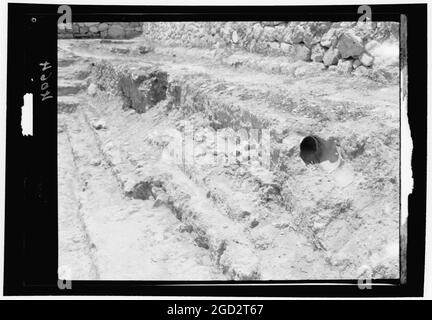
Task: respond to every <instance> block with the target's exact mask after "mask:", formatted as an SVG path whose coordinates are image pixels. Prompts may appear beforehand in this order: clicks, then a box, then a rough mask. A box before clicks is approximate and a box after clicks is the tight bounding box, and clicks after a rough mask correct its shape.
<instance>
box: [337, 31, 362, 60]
mask: <svg viewBox="0 0 432 320" xmlns="http://www.w3.org/2000/svg"><path fill="white" fill-rule="evenodd" d="M337 49H338V50H339V52H340V54H341V56H342V58H349V57H358V56H360V55H361V54H362V53H363V52H364V47H363V44H362V40H361V39H360V37H358V36H356V35H355V34H354V33H353V32H351V31H346V32H344V33H343V34H342V35H341V36H340V37H339V41H338V44H337Z"/></svg>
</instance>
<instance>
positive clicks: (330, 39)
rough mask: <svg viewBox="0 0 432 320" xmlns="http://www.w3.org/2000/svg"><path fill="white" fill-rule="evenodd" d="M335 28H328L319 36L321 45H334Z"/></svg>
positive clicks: (328, 46)
mask: <svg viewBox="0 0 432 320" xmlns="http://www.w3.org/2000/svg"><path fill="white" fill-rule="evenodd" d="M337 34H338V30H337V29H330V30H328V31H327V32H326V33H324V35H323V36H322V37H321V42H320V43H321V45H322V46H323V47H326V48H330V47H334V46H335V45H336V42H337Z"/></svg>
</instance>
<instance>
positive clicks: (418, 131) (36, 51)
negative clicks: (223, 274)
mask: <svg viewBox="0 0 432 320" xmlns="http://www.w3.org/2000/svg"><path fill="white" fill-rule="evenodd" d="M57 9H58V5H26V4H9V7H8V10H9V12H8V14H9V19H8V76H7V84H8V87H7V125H6V130H7V138H6V204H5V265H4V294H5V295H106V294H109V295H153V296H158V295H171V296H175V295H181V296H185V295H191V296H201V295H204V296H264V297H266V296H267V297H269V296H298V297H314V296H317V297H343V296H347V297H383V296H393V297H396V296H421V295H423V281H424V250H425V240H424V239H425V217H426V207H425V203H426V191H425V190H426V188H425V186H426V175H425V174H424V173H425V172H426V139H425V137H426V133H427V131H426V88H427V87H426V79H427V78H426V76H427V68H426V65H427V64H426V57H427V56H426V39H427V36H426V14H427V13H426V12H427V5H426V4H415V5H377V6H371V9H372V19H373V20H374V21H397V22H400V17H401V14H405V15H406V16H407V21H408V22H407V23H408V39H409V41H408V55H409V69H408V78H409V79H410V82H409V83H408V92H409V93H410V94H409V97H408V106H409V108H408V119H409V124H410V129H411V134H412V139H413V143H414V148H413V155H412V169H413V178H414V190H413V193H412V194H411V195H410V196H409V200H408V209H409V217H408V246H407V251H408V252H409V254H408V256H407V265H408V267H407V283H406V284H403V285H402V284H400V281H399V279H397V280H374V281H373V282H372V285H373V288H372V289H371V290H359V288H358V287H357V280H349V281H346V280H335V281H330V280H325V281H259V282H256V281H226V282H217V281H206V282H199V281H190V282H187V281H169V282H168V281H73V286H72V289H70V290H60V289H59V288H58V286H57V257H58V253H57V250H58V228H57V104H56V96H57V74H56V72H54V73H53V77H52V78H51V79H52V81H51V82H50V89H52V92H54V97H55V99H49V100H46V101H45V102H44V103H40V101H39V100H37V99H35V100H34V111H33V115H34V119H33V122H34V123H33V136H32V137H23V136H22V135H21V125H20V118H21V112H20V110H21V106H22V105H23V95H24V94H25V93H27V92H31V93H33V94H34V96H38V95H39V92H38V90H39V88H38V87H37V86H35V85H33V83H32V82H31V80H30V78H33V79H38V78H39V77H40V70H39V63H41V62H44V61H49V62H50V63H51V65H52V66H53V70H57V19H58V17H59V14H58V13H57ZM71 9H72V13H73V18H72V19H73V21H74V22H86V21H105V22H110V21H120V22H121V21H193V20H201V21H211V20H219V21H227V20H243V21H247V20H249V21H252V20H273V21H274V20H296V21H314V20H315V21H319V20H321V21H357V20H358V18H359V16H360V15H359V14H358V13H357V9H358V6H286V7H284V6H268V7H258V6H247V7H243V6H242V7H226V6H219V7H210V6H208V7H180V6H178V7H162V6H71ZM137 12H140V13H139V14H138V13H137ZM421 31H424V32H421ZM24 39H25V40H24ZM410 106H411V108H410ZM412 213H415V214H412ZM304 284H308V285H304Z"/></svg>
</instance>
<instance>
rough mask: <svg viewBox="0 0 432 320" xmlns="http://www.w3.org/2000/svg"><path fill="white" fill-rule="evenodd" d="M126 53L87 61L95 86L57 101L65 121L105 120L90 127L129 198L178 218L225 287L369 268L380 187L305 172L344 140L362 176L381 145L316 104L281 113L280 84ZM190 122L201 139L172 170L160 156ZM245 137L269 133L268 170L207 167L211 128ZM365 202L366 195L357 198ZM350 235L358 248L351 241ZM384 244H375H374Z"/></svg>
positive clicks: (293, 105)
mask: <svg viewBox="0 0 432 320" xmlns="http://www.w3.org/2000/svg"><path fill="white" fill-rule="evenodd" d="M114 53H115V52H114ZM118 53H119V52H117V53H116V54H118ZM127 54H128V53H125V54H124V55H125V56H124V57H123V59H119V58H118V57H116V58H115V59H112V60H110V59H105V60H100V59H93V58H92V59H90V60H91V61H92V62H93V66H91V68H90V69H91V74H90V77H89V78H88V79H87V81H88V83H93V84H94V86H95V87H96V88H97V89H96V90H95V91H92V92H88V95H86V96H83V97H82V98H84V100H81V101H72V100H71V99H69V98H68V99H69V100H70V101H67V99H66V100H64V99H63V98H62V99H61V100H62V102H61V103H59V112H63V113H64V115H65V116H69V115H71V114H74V113H76V111H77V109H78V110H79V109H80V108H81V110H82V111H83V112H84V113H85V114H87V116H88V118H89V119H88V123H89V125H91V124H92V123H93V121H94V120H97V121H99V119H101V122H100V123H102V125H100V126H98V127H97V128H96V127H94V126H92V131H93V133H94V135H95V137H96V139H97V141H98V145H99V149H100V151H101V153H102V154H103V155H104V159H105V160H104V162H106V163H107V164H108V165H109V168H110V170H111V172H112V173H113V174H114V175H115V177H116V179H117V180H118V185H119V186H120V188H121V192H122V194H123V196H124V197H125V198H127V199H129V201H135V202H136V201H138V202H142V203H146V204H150V205H151V207H152V208H153V209H155V210H157V209H163V208H166V209H168V210H169V212H170V214H171V215H172V216H173V217H175V218H176V219H177V220H178V221H180V222H181V230H182V231H181V232H182V233H183V232H186V233H187V234H189V235H190V236H191V237H192V238H193V239H194V242H195V245H196V246H197V247H198V248H200V249H203V250H205V251H207V252H208V253H209V254H210V255H211V259H212V261H213V262H214V263H215V264H216V265H217V267H218V268H219V269H220V270H222V272H223V273H224V274H225V275H226V276H227V277H228V278H229V279H236V280H250V279H273V280H274V279H277V278H279V277H280V278H283V279H304V276H305V275H308V277H309V278H313V277H315V278H320V277H322V275H323V274H325V275H326V276H328V277H330V278H337V277H339V276H340V275H343V276H345V277H348V278H353V276H355V272H356V267H357V266H358V265H361V264H362V263H364V261H363V259H364V258H363V257H364V255H363V251H364V249H365V245H364V244H362V243H361V241H363V240H364V241H363V242H364V243H367V242H368V241H369V240H367V239H368V238H367V237H368V236H369V235H370V234H371V232H369V231H368V229H367V228H365V227H364V225H365V221H367V219H371V220H374V219H377V218H376V216H375V215H374V214H373V212H374V211H373V209H372V207H371V209H369V207H368V206H367V205H366V204H368V203H373V201H374V200H373V196H374V195H375V193H373V192H370V189H368V188H369V185H367V184H366V183H370V184H372V183H374V181H373V180H366V181H365V179H362V176H361V175H359V174H358V173H356V177H357V180H358V182H357V181H356V182H355V183H352V184H350V185H348V186H343V187H340V186H339V185H338V184H337V183H336V182H335V181H333V180H332V179H334V177H333V173H330V172H326V171H322V170H321V171H320V170H315V169H316V167H318V166H305V164H320V165H321V164H323V163H326V162H330V163H333V162H335V161H336V160H338V158H339V156H340V155H339V154H338V150H339V149H337V148H336V141H337V144H338V148H339V146H340V145H341V144H342V150H343V151H345V154H346V155H347V157H346V158H344V159H348V160H353V161H356V163H358V166H359V167H360V168H362V167H363V166H364V165H363V163H366V165H368V163H367V162H365V161H367V159H368V157H369V158H373V156H374V155H375V153H373V152H371V150H370V148H371V147H372V146H373V147H375V146H377V148H378V147H380V144H379V143H378V142H375V141H374V140H372V139H371V138H363V137H362V136H359V135H356V134H357V133H356V132H355V130H350V128H349V130H348V129H347V127H348V126H349V125H350V124H347V126H344V124H343V123H342V124H341V123H340V122H339V123H337V124H334V125H333V124H332V122H331V121H329V120H325V121H324V120H323V121H321V122H320V121H318V120H316V119H315V118H314V117H315V116H316V117H320V116H321V115H322V113H320V112H318V111H319V110H315V109H314V107H310V108H308V109H307V110H306V111H307V114H302V110H303V109H302V108H303V107H304V105H308V103H307V102H306V103H305V102H303V101H301V99H292V97H291V96H289V97H288V98H290V99H288V100H289V106H286V108H288V109H289V111H290V112H291V111H292V110H294V111H296V109H298V110H299V111H298V113H296V114H294V113H288V114H285V112H282V111H280V110H278V108H279V107H280V108H282V107H284V106H282V104H279V105H277V106H276V107H275V108H273V106H272V105H271V102H267V100H266V99H268V100H269V101H272V100H271V99H273V97H275V96H278V95H279V94H280V92H276V93H275V94H274V95H273V92H272V90H273V82H269V83H268V84H267V86H263V87H265V88H266V89H265V90H267V91H268V92H266V91H265V90H264V89H263V90H262V91H260V90H261V87H260V85H261V84H257V85H256V86H251V87H250V88H243V87H242V85H240V86H236V84H235V83H234V81H231V82H229V81H226V80H225V81H222V80H220V79H219V78H218V77H217V76H215V77H212V76H211V75H208V74H203V73H200V72H190V71H187V70H186V69H185V70H186V71H183V70H181V68H175V67H174V68H173V66H172V65H169V62H168V63H167V65H164V62H161V60H162V59H159V62H158V63H159V64H157V63H153V60H152V59H153V58H154V59H155V60H157V57H156V56H152V53H146V55H145V56H143V59H142V60H143V61H141V60H140V61H135V62H127V59H126V55H127ZM122 55H123V53H122ZM167 59H168V60H169V57H167ZM144 60H145V61H144ZM191 64H192V63H191ZM66 65H67V64H66ZM194 67H195V66H194ZM196 69H197V70H198V68H196ZM191 70H195V69H194V68H191ZM199 70H201V69H199ZM224 70H225V69H224ZM225 71H226V70H225ZM225 71H224V72H225ZM189 72H190V73H189ZM211 72H213V69H212V70H211ZM226 72H227V74H228V75H227V76H226V77H229V76H230V75H231V74H230V73H229V71H226ZM218 76H219V77H221V78H222V73H220V72H219V74H218ZM232 76H233V77H234V73H233V74H232ZM237 79H238V78H237ZM271 80H273V79H271ZM244 83H249V82H248V81H245V82H244ZM245 86H247V85H245ZM258 87H259V88H260V89H257V88H258ZM284 89H285V88H284ZM288 89H289V88H288ZM288 89H287V90H284V91H283V92H287V95H289V92H296V91H295V88H294V89H293V90H288ZM74 90H75V89H70V88H65V90H64V91H62V92H64V93H67V92H71V93H72V92H73V91H74ZM77 92H78V95H80V94H82V92H81V91H79V90H78V91H77ZM263 92H264V93H263ZM261 95H263V96H264V97H265V98H261V97H260V96H261ZM71 97H72V96H71ZM251 97H252V98H251ZM83 101H84V102H83ZM332 107H333V106H332V105H330V106H329V108H330V109H331V108H332ZM288 109H287V110H288ZM284 111H285V110H284ZM315 111H316V112H315ZM69 112H70V113H69ZM314 112H315V113H314ZM309 114H310V115H312V116H310V115H309ZM93 118H94V119H93ZM185 121H190V122H192V124H193V125H194V129H195V132H196V133H197V135H198V140H199V141H198V144H197V147H198V149H197V150H198V151H197V153H196V154H197V158H196V161H195V162H194V163H192V164H188V163H186V164H185V163H178V162H175V161H174V162H169V161H172V160H173V159H172V158H170V157H168V158H164V156H165V155H166V154H168V153H169V152H167V151H169V150H173V149H174V150H175V148H177V147H179V145H178V144H176V143H173V141H174V139H173V136H174V135H173V132H174V131H175V132H177V133H178V132H180V133H181V132H182V130H183V129H184V128H185V124H184V123H185ZM329 124H332V125H331V126H328V125H329ZM210 129H211V130H210ZM240 129H245V130H246V132H249V131H250V129H271V167H270V168H260V167H254V164H253V161H249V162H248V163H247V164H246V165H239V164H238V163H234V164H232V163H226V162H220V163H213V162H208V161H206V160H207V157H209V156H213V154H212V153H213V150H214V149H213V145H212V142H211V141H210V140H211V139H210V138H209V137H210V136H211V134H212V132H214V131H215V130H227V132H228V130H234V131H238V130H240ZM311 133H313V134H311ZM334 133H335V134H334ZM332 136H336V139H331V138H329V137H332ZM256 150H257V146H256V145H254V144H253V143H250V142H249V143H247V144H245V145H241V150H240V153H239V155H240V156H241V157H240V158H242V157H243V156H246V158H247V160H251V159H250V158H248V157H247V154H248V153H249V152H250V151H256ZM386 150H387V149H386ZM374 152H375V151H374ZM223 156H224V155H222V157H219V158H223ZM219 158H217V159H219ZM167 159H168V160H167ZM167 161H168V162H167ZM376 162H377V161H376ZM369 167H371V166H369ZM343 168H345V169H346V168H347V165H346V163H345V167H343ZM309 169H311V170H309ZM362 169H363V168H362ZM336 178H337V177H336ZM353 180H354V179H353ZM361 183H364V185H361ZM360 192H362V193H360ZM359 194H361V195H362V197H363V198H360V200H359V201H357V200H356V199H355V197H356V196H357V195H359ZM371 194H372V196H371ZM377 203H378V202H377ZM365 206H366V208H367V210H366V211H365V213H363V211H361V210H363V208H365ZM168 210H167V211H168ZM368 210H369V211H368ZM374 221H375V220H374ZM351 234H355V235H356V237H358V239H361V240H358V241H359V242H358V243H357V242H355V241H357V240H355V239H357V238H355V239H354V240H352V238H351V237H350V235H351ZM374 241H375V240H374ZM380 241H381V240H379V239H378V240H376V241H375V242H374V243H375V244H376V246H377V247H378V246H381V242H380ZM357 247H359V249H358V250H357V249H356V248H357ZM353 248H354V249H353ZM362 250H363V251H362ZM338 252H341V253H340V254H339V255H338V254H336V253H338ZM327 255H330V257H332V258H331V259H330V258H329V257H328V256H327ZM346 257H348V258H346Z"/></svg>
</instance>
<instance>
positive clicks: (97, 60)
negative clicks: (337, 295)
mask: <svg viewBox="0 0 432 320" xmlns="http://www.w3.org/2000/svg"><path fill="white" fill-rule="evenodd" d="M399 29H400V26H399V23H397V22H359V21H354V22H352V21H346V22H326V21H308V22H299V21H222V22H219V21H211V22H207V21H206V22H200V21H186V22H142V23H140V22H108V23H99V22H85V23H73V24H72V28H71V29H69V30H68V29H66V28H59V31H58V182H59V188H58V193H59V194H58V197H59V204H58V206H59V207H58V208H59V221H58V223H59V268H60V269H61V271H62V272H64V273H65V274H69V276H70V277H71V279H75V280H88V279H90V280H99V279H100V280H314V279H315V280H316V279H358V278H362V277H364V278H371V279H372V278H373V279H399V275H400V256H399V251H400V250H399V249H400V242H399V224H400V205H399V187H400V175H399V169H400V163H399V157H400V103H399V98H400V90H399V86H400V83H399V63H400V59H399V32H400V30H399Z"/></svg>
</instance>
